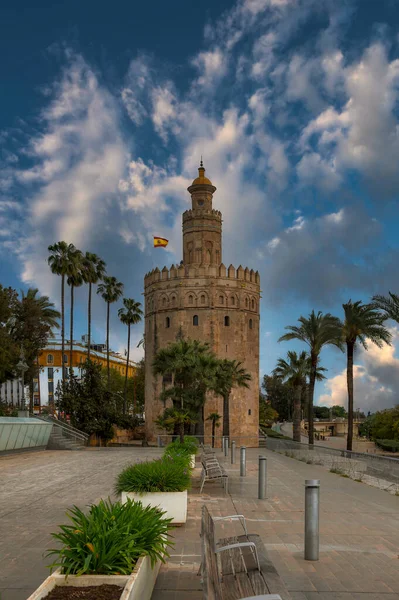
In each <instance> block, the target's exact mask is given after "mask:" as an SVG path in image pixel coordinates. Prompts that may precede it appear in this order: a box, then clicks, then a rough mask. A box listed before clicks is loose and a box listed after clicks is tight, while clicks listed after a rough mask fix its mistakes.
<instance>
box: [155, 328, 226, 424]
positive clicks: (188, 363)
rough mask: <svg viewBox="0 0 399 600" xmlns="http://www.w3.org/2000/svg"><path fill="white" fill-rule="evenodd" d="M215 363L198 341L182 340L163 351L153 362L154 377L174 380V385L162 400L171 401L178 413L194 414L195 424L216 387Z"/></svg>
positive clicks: (207, 347)
mask: <svg viewBox="0 0 399 600" xmlns="http://www.w3.org/2000/svg"><path fill="white" fill-rule="evenodd" d="M215 362H216V357H215V356H214V354H213V353H212V352H211V351H210V349H209V345H208V344H202V343H201V342H199V341H198V340H185V339H179V340H178V341H177V342H174V343H173V344H169V345H168V346H166V347H165V348H162V349H161V350H159V351H158V352H157V354H156V355H155V357H154V360H153V365H152V367H153V373H154V375H155V376H157V375H161V376H162V377H163V378H169V377H170V378H171V385H170V386H169V387H164V389H163V390H162V393H161V400H163V401H164V402H166V401H167V400H171V401H172V402H173V408H174V409H175V410H178V411H180V412H181V413H184V414H186V413H188V412H190V413H191V416H192V419H194V420H197V417H198V416H199V417H200V418H202V417H201V413H200V411H201V410H202V407H203V403H204V402H205V395H206V392H207V391H208V390H210V389H212V388H213V387H214V386H215V381H214V378H213V377H212V374H211V364H212V363H215ZM194 415H195V416H194ZM179 426H181V424H179ZM176 427H177V425H176ZM176 433H177V431H176ZM179 434H180V435H181V429H180V430H179Z"/></svg>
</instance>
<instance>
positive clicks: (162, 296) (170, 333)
mask: <svg viewBox="0 0 399 600" xmlns="http://www.w3.org/2000/svg"><path fill="white" fill-rule="evenodd" d="M144 295H145V353H146V361H145V364H146V384H145V385H146V391H145V413H146V428H147V436H148V439H154V436H155V435H156V426H155V425H154V419H156V418H157V416H158V415H159V414H161V413H162V412H163V409H164V406H163V403H162V402H160V401H159V400H158V398H159V394H160V391H161V387H162V382H161V378H159V377H158V378H155V377H153V375H152V371H151V365H152V360H153V357H154V355H155V353H156V352H157V351H158V350H159V349H160V348H162V347H164V346H166V345H167V344H168V343H172V342H174V341H176V336H177V335H178V334H179V333H182V334H183V335H184V337H186V338H191V339H198V340H200V341H203V342H208V343H209V344H210V346H211V348H212V349H213V351H214V352H215V353H216V355H217V356H219V357H220V358H228V359H230V360H232V359H235V360H239V361H241V362H242V363H243V367H244V368H245V369H246V370H247V371H248V372H249V373H250V374H251V376H252V381H251V383H250V387H249V389H245V388H234V389H233V391H232V394H231V396H230V435H231V437H232V438H235V439H236V440H237V441H238V442H239V443H243V444H247V445H248V446H254V445H257V437H258V425H259V414H258V405H259V301H260V278H259V273H258V272H254V271H253V270H249V269H248V268H246V269H243V267H241V266H240V267H238V269H235V268H234V267H233V266H232V265H230V267H229V268H228V269H226V267H225V266H224V265H223V264H222V265H220V267H217V266H213V265H205V266H200V267H194V266H183V265H180V266H179V267H175V266H174V265H172V267H171V268H170V269H167V268H166V267H164V269H163V270H162V271H160V270H159V269H158V268H157V269H155V270H153V271H151V272H150V273H148V274H147V275H146V277H145V291H144ZM195 316H196V317H198V325H194V317H195ZM226 318H227V319H226ZM215 410H217V412H218V413H219V414H220V415H222V414H223V401H222V399H221V398H219V397H214V396H213V395H212V396H210V397H209V398H208V399H207V402H206V405H205V419H206V417H207V415H208V414H209V413H210V412H213V411H215ZM205 427H206V433H207V434H210V430H211V424H210V423H209V422H207V421H205ZM220 432H221V430H220V431H219V432H218V433H220Z"/></svg>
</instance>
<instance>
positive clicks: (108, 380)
mask: <svg viewBox="0 0 399 600" xmlns="http://www.w3.org/2000/svg"><path fill="white" fill-rule="evenodd" d="M109 384H110V372H109V302H107V389H108V391H109Z"/></svg>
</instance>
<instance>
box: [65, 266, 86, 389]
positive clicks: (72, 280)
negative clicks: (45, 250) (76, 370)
mask: <svg viewBox="0 0 399 600" xmlns="http://www.w3.org/2000/svg"><path fill="white" fill-rule="evenodd" d="M81 260H82V255H80V257H76V259H75V261H74V265H73V266H74V271H73V273H72V274H71V275H69V276H68V278H67V284H68V285H69V286H70V288H71V306H70V311H71V318H70V323H69V326H70V333H69V335H70V340H69V376H70V377H72V375H73V365H72V356H73V311H74V292H75V288H76V287H80V286H81V285H82V284H83V275H82V271H81V268H82V262H81Z"/></svg>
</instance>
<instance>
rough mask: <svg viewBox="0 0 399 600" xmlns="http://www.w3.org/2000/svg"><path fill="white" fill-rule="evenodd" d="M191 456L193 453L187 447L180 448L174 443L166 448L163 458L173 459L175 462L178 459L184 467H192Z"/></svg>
mask: <svg viewBox="0 0 399 600" xmlns="http://www.w3.org/2000/svg"><path fill="white" fill-rule="evenodd" d="M191 456H192V455H191V453H190V452H188V451H187V450H186V449H185V448H179V447H178V446H175V445H174V444H170V446H167V448H166V449H165V452H164V455H163V457H162V458H163V460H173V461H175V462H176V461H178V462H180V463H181V464H182V465H183V467H184V466H185V467H188V468H189V469H191Z"/></svg>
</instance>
